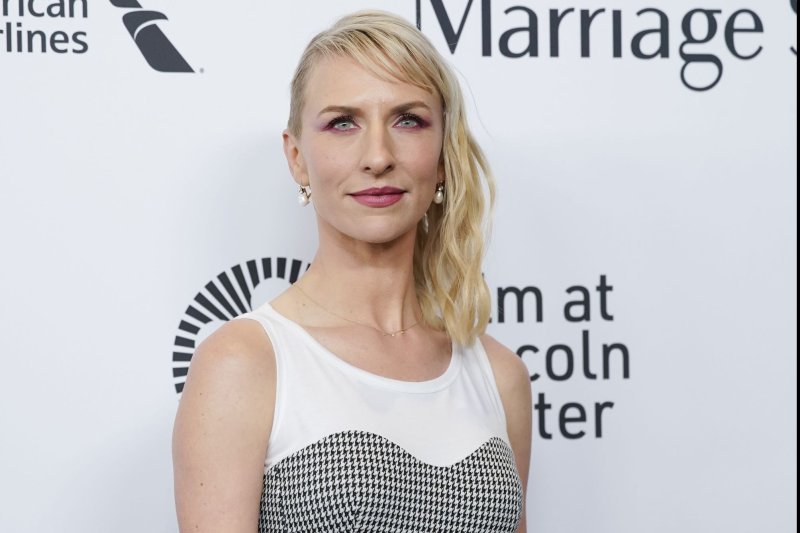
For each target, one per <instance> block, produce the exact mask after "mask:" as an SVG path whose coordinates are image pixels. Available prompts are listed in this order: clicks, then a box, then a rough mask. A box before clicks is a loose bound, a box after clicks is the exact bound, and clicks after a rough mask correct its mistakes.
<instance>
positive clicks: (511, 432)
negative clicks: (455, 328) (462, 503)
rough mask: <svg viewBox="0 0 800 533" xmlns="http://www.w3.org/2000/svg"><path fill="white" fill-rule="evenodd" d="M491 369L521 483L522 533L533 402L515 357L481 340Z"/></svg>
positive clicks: (522, 532) (489, 340) (521, 529)
mask: <svg viewBox="0 0 800 533" xmlns="http://www.w3.org/2000/svg"><path fill="white" fill-rule="evenodd" d="M481 341H482V342H483V346H484V348H485V349H486V353H487V354H488V356H489V362H490V363H491V365H492V371H493V372H494V376H495V381H496V382H497V388H498V390H499V391H500V399H501V400H502V402H503V409H504V410H505V413H506V424H507V426H508V438H509V440H510V441H511V449H512V450H513V451H514V458H515V460H516V462H517V469H518V470H519V477H520V478H521V479H522V488H523V508H522V520H521V521H520V525H519V529H518V530H517V533H525V532H526V531H527V529H526V527H527V526H526V523H525V506H524V503H525V496H526V495H527V487H528V469H529V467H530V462H531V425H532V416H533V413H532V409H533V401H532V398H531V381H530V376H529V374H528V369H527V367H526V366H525V363H523V362H522V359H520V358H519V357H518V356H517V354H515V353H514V352H512V351H511V350H509V349H508V348H506V347H505V346H503V345H502V344H500V343H499V342H497V341H496V340H495V339H494V338H492V337H490V336H489V335H484V336H482V337H481Z"/></svg>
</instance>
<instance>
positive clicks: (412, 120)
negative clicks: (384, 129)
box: [397, 113, 427, 128]
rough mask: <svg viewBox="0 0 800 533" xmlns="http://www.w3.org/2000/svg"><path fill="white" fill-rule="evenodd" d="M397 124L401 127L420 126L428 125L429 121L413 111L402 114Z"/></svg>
mask: <svg viewBox="0 0 800 533" xmlns="http://www.w3.org/2000/svg"><path fill="white" fill-rule="evenodd" d="M397 125H398V126H400V127H401V128H419V127H423V126H426V125H427V123H426V122H425V121H424V120H422V119H421V118H420V117H418V116H417V115H415V114H413V113H403V114H402V115H400V120H398V121H397Z"/></svg>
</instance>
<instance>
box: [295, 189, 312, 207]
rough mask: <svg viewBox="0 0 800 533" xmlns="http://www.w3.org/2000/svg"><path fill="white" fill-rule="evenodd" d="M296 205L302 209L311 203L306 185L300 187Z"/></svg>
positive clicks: (309, 191) (309, 192)
mask: <svg viewBox="0 0 800 533" xmlns="http://www.w3.org/2000/svg"><path fill="white" fill-rule="evenodd" d="M297 203H298V204H300V205H301V206H302V207H305V206H307V205H308V204H309V203H311V187H310V186H308V185H305V186H303V185H301V186H300V194H298V195H297Z"/></svg>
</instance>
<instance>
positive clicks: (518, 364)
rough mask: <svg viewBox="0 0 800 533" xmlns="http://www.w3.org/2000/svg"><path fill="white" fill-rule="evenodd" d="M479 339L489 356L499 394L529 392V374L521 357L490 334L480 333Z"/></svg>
mask: <svg viewBox="0 0 800 533" xmlns="http://www.w3.org/2000/svg"><path fill="white" fill-rule="evenodd" d="M480 340H481V343H482V344H483V348H484V349H485V350H486V355H488V356H489V363H491V365H492V370H493V371H494V375H495V380H496V381H497V388H498V389H499V390H500V394H501V396H503V395H504V393H509V394H512V395H514V394H518V393H520V392H525V390H527V391H528V394H530V384H531V382H530V375H529V374H528V368H527V367H526V366H525V363H524V362H523V361H522V358H520V357H519V356H518V355H517V354H516V353H514V352H513V351H511V350H510V349H508V348H507V347H505V346H504V345H503V344H501V343H500V342H499V341H498V340H497V339H495V338H494V337H492V336H491V335H482V336H481V338H480ZM520 389H521V390H520Z"/></svg>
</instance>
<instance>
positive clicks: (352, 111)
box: [317, 100, 431, 116]
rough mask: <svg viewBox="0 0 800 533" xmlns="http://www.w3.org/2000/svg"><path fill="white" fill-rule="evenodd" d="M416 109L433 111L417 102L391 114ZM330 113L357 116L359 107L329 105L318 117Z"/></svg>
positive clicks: (399, 108) (392, 111)
mask: <svg viewBox="0 0 800 533" xmlns="http://www.w3.org/2000/svg"><path fill="white" fill-rule="evenodd" d="M415 107H423V108H425V109H427V110H428V111H430V110H431V108H430V106H429V105H428V104H426V103H425V102H423V101H422V100H415V101H413V102H407V103H405V104H400V105H398V106H395V107H393V108H392V109H391V110H390V112H391V113H392V114H394V113H403V112H405V111H408V110H409V109H414V108H415ZM330 112H336V113H346V114H348V115H356V114H358V112H359V109H358V108H357V107H351V106H346V105H329V106H327V107H325V108H324V109H323V110H322V111H320V112H319V113H318V114H317V116H319V115H322V114H324V113H330Z"/></svg>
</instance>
